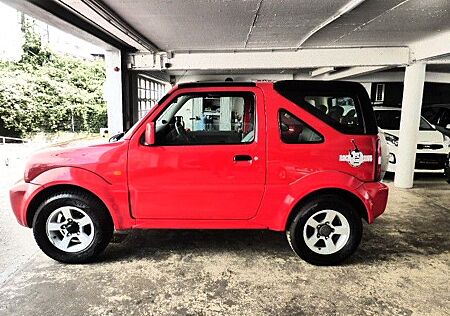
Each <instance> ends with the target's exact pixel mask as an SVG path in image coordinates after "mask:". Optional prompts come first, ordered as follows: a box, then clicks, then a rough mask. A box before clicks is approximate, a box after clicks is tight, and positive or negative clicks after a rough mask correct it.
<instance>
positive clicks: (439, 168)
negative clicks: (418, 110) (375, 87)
mask: <svg viewBox="0 0 450 316" xmlns="http://www.w3.org/2000/svg"><path fill="white" fill-rule="evenodd" d="M374 113H375V118H376V120H377V124H378V127H379V128H380V129H381V131H382V132H383V133H384V135H385V138H386V142H387V144H388V148H389V164H388V167H387V171H388V172H395V169H396V166H397V152H398V136H399V129H400V115H401V109H399V108H391V107H375V108H374ZM449 151H450V139H449V138H448V137H447V136H445V135H443V134H442V133H441V132H439V131H437V130H436V129H435V128H434V127H433V126H432V125H431V124H430V123H428V121H427V120H426V119H424V118H423V117H421V119H420V129H419V139H418V143H417V151H416V164H415V170H414V171H415V172H431V173H443V172H444V171H445V166H446V163H447V161H448V156H449Z"/></svg>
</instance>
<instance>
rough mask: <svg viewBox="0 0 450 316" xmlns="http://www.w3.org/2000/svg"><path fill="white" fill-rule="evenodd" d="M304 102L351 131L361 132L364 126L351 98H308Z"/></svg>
mask: <svg viewBox="0 0 450 316" xmlns="http://www.w3.org/2000/svg"><path fill="white" fill-rule="evenodd" d="M304 101H305V102H307V103H308V104H310V105H311V106H313V107H315V108H316V109H318V110H320V111H321V112H322V113H324V114H326V115H327V116H328V117H330V118H331V119H332V120H333V121H334V122H335V123H338V124H340V125H343V126H345V127H346V128H347V129H349V130H359V129H360V127H361V126H362V124H361V123H360V120H359V117H358V112H357V109H356V106H355V100H354V99H353V98H351V97H345V96H344V97H333V96H306V97H305V98H304Z"/></svg>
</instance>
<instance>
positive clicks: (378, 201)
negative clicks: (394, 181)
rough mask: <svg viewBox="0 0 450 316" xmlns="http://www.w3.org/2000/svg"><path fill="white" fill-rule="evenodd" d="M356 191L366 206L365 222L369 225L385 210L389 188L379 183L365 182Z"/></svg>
mask: <svg viewBox="0 0 450 316" xmlns="http://www.w3.org/2000/svg"><path fill="white" fill-rule="evenodd" d="M358 191H359V194H360V195H361V196H362V197H363V199H364V204H365V205H366V209H367V222H368V223H369V224H371V223H373V221H374V220H375V218H377V217H378V216H380V215H381V214H383V212H384V210H385V209H386V204H387V199H388V193H389V188H388V187H387V186H386V185H385V184H383V183H381V182H367V183H364V184H363V185H361V186H360V187H359V188H358Z"/></svg>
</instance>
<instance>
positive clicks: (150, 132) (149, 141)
mask: <svg viewBox="0 0 450 316" xmlns="http://www.w3.org/2000/svg"><path fill="white" fill-rule="evenodd" d="M154 144H155V123H154V122H150V123H147V125H146V126H145V145H147V146H151V145H154Z"/></svg>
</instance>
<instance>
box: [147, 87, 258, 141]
mask: <svg viewBox="0 0 450 316" xmlns="http://www.w3.org/2000/svg"><path fill="white" fill-rule="evenodd" d="M254 139H255V97H254V95H253V94H251V93H203V94H201V93H200V94H199V93H196V94H185V95H181V96H178V97H177V98H175V99H174V100H173V101H172V102H171V104H169V106H167V108H166V109H165V110H164V111H163V113H162V114H161V115H160V116H159V117H158V118H157V120H156V143H157V144H159V145H208V144H209V145H213V144H241V143H251V142H253V140H254Z"/></svg>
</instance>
